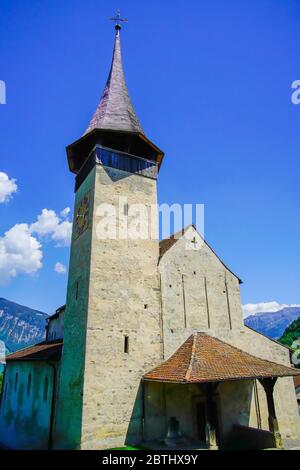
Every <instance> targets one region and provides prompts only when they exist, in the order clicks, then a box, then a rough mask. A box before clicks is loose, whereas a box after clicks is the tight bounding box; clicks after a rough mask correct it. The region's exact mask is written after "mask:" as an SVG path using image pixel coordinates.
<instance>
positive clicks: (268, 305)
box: [243, 301, 300, 318]
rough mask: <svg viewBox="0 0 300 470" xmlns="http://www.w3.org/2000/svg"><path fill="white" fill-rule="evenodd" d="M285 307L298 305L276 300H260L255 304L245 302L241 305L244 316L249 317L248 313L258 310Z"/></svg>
mask: <svg viewBox="0 0 300 470" xmlns="http://www.w3.org/2000/svg"><path fill="white" fill-rule="evenodd" d="M286 307H300V305H297V304H290V305H289V304H280V303H278V302H275V301H273V302H260V303H257V304H246V305H243V311H244V317H245V318H246V317H249V316H250V315H255V314H256V313H260V312H268V313H273V312H278V311H279V310H282V309H283V308H286Z"/></svg>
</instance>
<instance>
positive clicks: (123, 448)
mask: <svg viewBox="0 0 300 470" xmlns="http://www.w3.org/2000/svg"><path fill="white" fill-rule="evenodd" d="M110 450H146V449H145V448H143V447H131V446H125V447H116V448H114V449H110Z"/></svg>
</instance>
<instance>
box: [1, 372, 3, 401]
mask: <svg viewBox="0 0 300 470" xmlns="http://www.w3.org/2000/svg"><path fill="white" fill-rule="evenodd" d="M2 384H3V372H0V395H1V390H2Z"/></svg>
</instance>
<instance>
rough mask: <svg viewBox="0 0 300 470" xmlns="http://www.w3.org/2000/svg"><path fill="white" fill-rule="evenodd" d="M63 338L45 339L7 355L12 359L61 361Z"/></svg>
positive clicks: (7, 359)
mask: <svg viewBox="0 0 300 470" xmlns="http://www.w3.org/2000/svg"><path fill="white" fill-rule="evenodd" d="M62 346H63V340H62V339H57V340H54V341H44V342H42V343H39V344H35V345H34V346H30V347H29V348H26V349H21V350H20V351H17V352H15V353H13V354H10V355H9V356H7V357H6V362H10V361H59V360H60V358H61V353H62Z"/></svg>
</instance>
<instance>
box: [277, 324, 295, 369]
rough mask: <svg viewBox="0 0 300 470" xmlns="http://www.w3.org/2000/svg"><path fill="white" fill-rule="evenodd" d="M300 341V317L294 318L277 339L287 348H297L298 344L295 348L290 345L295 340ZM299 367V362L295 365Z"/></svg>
mask: <svg viewBox="0 0 300 470" xmlns="http://www.w3.org/2000/svg"><path fill="white" fill-rule="evenodd" d="M297 340H298V341H300V317H299V318H298V319H297V320H295V321H294V322H293V323H292V324H291V325H290V326H289V327H288V328H287V329H286V330H285V332H284V333H283V335H282V336H281V338H280V339H279V341H280V343H281V344H284V345H285V346H288V347H289V348H292V349H294V350H296V349H298V348H299V346H297V347H296V348H295V347H294V348H293V347H292V346H293V343H294V342H295V341H297ZM296 367H298V368H299V369H300V364H299V365H298V366H296Z"/></svg>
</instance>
